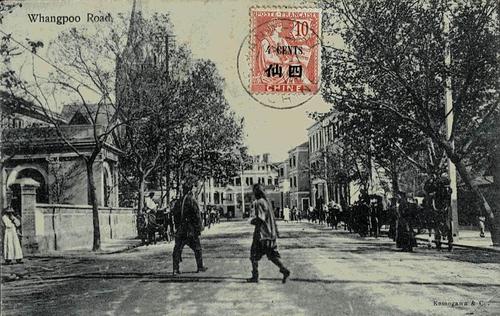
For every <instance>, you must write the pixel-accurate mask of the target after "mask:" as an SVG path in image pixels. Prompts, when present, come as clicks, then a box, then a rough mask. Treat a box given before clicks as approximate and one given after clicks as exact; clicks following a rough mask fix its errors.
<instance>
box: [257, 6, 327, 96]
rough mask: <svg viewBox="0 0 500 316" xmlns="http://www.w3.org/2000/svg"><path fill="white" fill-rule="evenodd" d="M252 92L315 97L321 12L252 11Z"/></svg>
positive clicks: (316, 10)
mask: <svg viewBox="0 0 500 316" xmlns="http://www.w3.org/2000/svg"><path fill="white" fill-rule="evenodd" d="M250 26H251V34H250V50H251V56H250V68H251V78H250V92H252V93H266V94H283V93H285V94H291V93H300V94H315V93H316V92H317V91H318V89H319V78H320V34H321V11H320V10H319V9H312V8H280V7H275V8H274V7H273V8H251V9H250Z"/></svg>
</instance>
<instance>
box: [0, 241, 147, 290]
mask: <svg viewBox="0 0 500 316" xmlns="http://www.w3.org/2000/svg"><path fill="white" fill-rule="evenodd" d="M140 245H141V240H140V239H117V240H106V241H104V242H103V243H102V244H101V250H99V251H91V250H90V249H71V250H64V251H52V252H48V253H43V254H33V255H26V256H25V258H24V260H23V264H11V265H5V264H4V262H3V260H2V264H1V267H0V272H1V273H0V276H1V279H2V281H7V282H9V281H15V280H19V279H26V278H40V277H41V276H42V275H51V274H61V273H62V272H63V271H65V272H67V273H69V272H71V271H72V270H73V268H75V267H77V266H79V265H82V264H83V265H84V264H85V262H92V261H93V260H95V258H97V257H99V256H102V255H109V254H116V253H121V252H125V251H127V250H130V249H133V248H137V247H139V246H140Z"/></svg>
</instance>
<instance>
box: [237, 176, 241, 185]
mask: <svg viewBox="0 0 500 316" xmlns="http://www.w3.org/2000/svg"><path fill="white" fill-rule="evenodd" d="M236 185H241V177H238V178H236Z"/></svg>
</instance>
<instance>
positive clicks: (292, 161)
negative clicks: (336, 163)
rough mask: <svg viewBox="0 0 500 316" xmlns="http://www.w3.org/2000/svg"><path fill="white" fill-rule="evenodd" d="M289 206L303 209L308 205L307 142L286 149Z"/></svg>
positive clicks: (309, 187)
mask: <svg viewBox="0 0 500 316" xmlns="http://www.w3.org/2000/svg"><path fill="white" fill-rule="evenodd" d="M288 181H289V195H290V205H289V207H294V206H295V207H297V209H298V210H300V211H304V210H306V209H308V208H309V206H310V197H309V192H310V189H311V186H310V179H309V143H308V142H305V143H303V144H301V145H299V146H297V147H295V148H292V149H291V150H289V151H288Z"/></svg>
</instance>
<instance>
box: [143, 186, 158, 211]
mask: <svg viewBox="0 0 500 316" xmlns="http://www.w3.org/2000/svg"><path fill="white" fill-rule="evenodd" d="M154 196H155V193H154V192H152V191H151V192H149V196H147V197H146V198H145V199H144V208H145V209H146V213H149V212H151V211H154V212H156V210H157V209H158V204H156V202H155V201H154V200H153V197H154Z"/></svg>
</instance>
